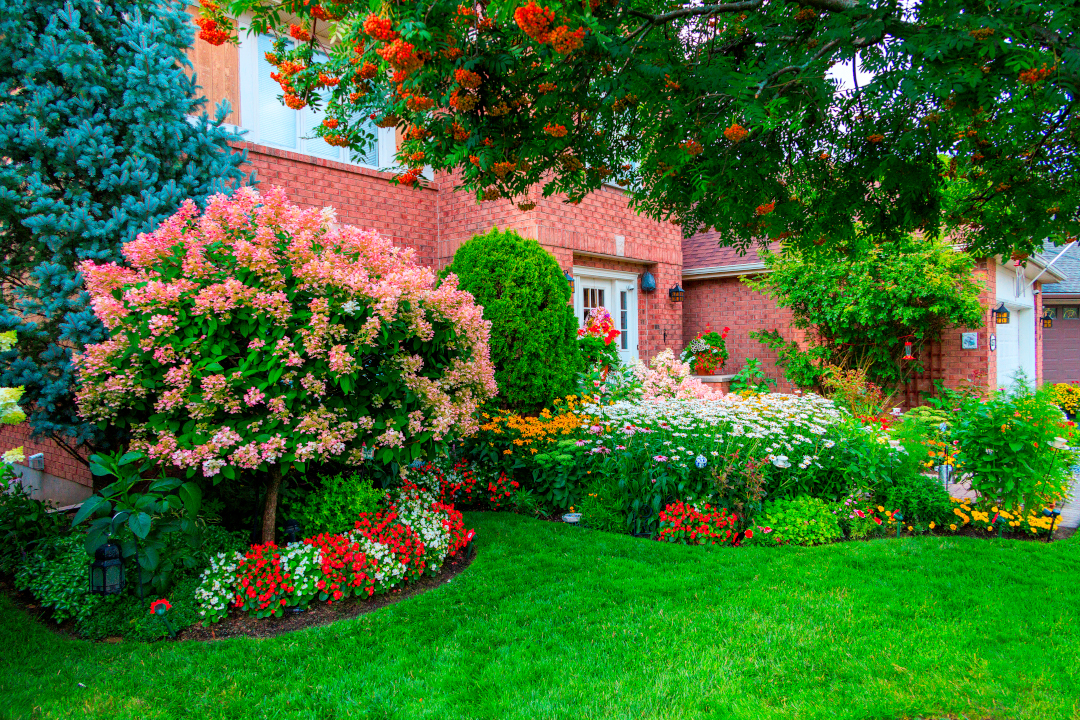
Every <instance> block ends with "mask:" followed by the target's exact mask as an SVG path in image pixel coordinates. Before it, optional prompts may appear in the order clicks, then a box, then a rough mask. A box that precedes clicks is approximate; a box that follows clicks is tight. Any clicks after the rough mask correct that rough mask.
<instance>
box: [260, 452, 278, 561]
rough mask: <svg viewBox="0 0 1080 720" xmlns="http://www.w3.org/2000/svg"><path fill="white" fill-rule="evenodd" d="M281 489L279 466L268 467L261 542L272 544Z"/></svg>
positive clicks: (275, 531)
mask: <svg viewBox="0 0 1080 720" xmlns="http://www.w3.org/2000/svg"><path fill="white" fill-rule="evenodd" d="M280 489H281V466H280V465H277V464H274V465H271V466H270V484H269V485H267V486H266V506H265V508H264V509H263V523H262V541H263V542H264V543H268V542H274V535H276V534H277V501H278V490H280Z"/></svg>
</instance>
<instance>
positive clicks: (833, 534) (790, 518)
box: [754, 495, 844, 545]
mask: <svg viewBox="0 0 1080 720" xmlns="http://www.w3.org/2000/svg"><path fill="white" fill-rule="evenodd" d="M839 507H840V506H838V505H837V504H836V503H829V502H825V501H824V500H821V499H820V498H815V497H809V496H807V495H800V496H798V497H793V498H787V499H781V500H773V501H771V502H767V503H765V507H764V508H763V510H762V513H761V515H760V516H758V517H757V518H755V519H754V522H755V523H756V524H757V525H760V526H764V527H768V528H772V532H770V533H767V534H766V533H755V535H754V539H755V541H760V542H763V543H766V544H772V545H821V544H823V543H827V542H832V541H833V540H839V539H840V538H842V537H843V536H844V532H843V530H841V528H840V521H839V519H838V517H837V516H838V514H839ZM759 538H760V540H759Z"/></svg>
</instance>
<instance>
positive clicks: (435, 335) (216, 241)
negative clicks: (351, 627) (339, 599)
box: [77, 188, 496, 540]
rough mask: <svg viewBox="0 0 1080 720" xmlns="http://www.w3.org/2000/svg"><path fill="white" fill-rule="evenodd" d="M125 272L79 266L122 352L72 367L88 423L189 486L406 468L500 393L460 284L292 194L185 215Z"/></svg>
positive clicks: (137, 252) (106, 347)
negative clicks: (308, 468) (191, 482)
mask: <svg viewBox="0 0 1080 720" xmlns="http://www.w3.org/2000/svg"><path fill="white" fill-rule="evenodd" d="M124 257H125V258H126V259H127V261H128V263H129V264H130V267H128V268H124V267H119V266H117V265H115V264H108V265H95V264H93V263H90V262H87V263H83V264H82V265H81V266H80V270H81V271H82V273H83V276H84V277H85V280H86V286H87V289H88V290H89V292H90V295H91V298H92V301H93V307H94V311H95V313H96V314H97V315H98V317H99V318H100V319H101V320H102V322H103V323H104V324H105V327H106V328H107V329H108V330H109V334H110V336H109V339H107V340H106V341H104V342H102V343H100V344H97V345H92V346H89V347H87V349H86V352H85V353H84V354H83V355H82V356H81V357H79V358H78V359H77V363H78V368H79V371H80V374H81V381H82V388H81V390H79V392H78V394H77V402H78V405H79V412H80V414H81V415H82V416H83V417H84V418H86V419H88V420H96V421H99V422H102V423H110V422H111V423H119V424H121V425H127V426H130V429H131V433H132V437H133V442H132V447H131V449H132V450H139V451H142V452H144V453H146V455H147V456H148V457H150V458H151V459H153V460H155V461H157V462H159V463H162V464H170V465H174V466H177V467H180V468H185V469H186V470H187V472H188V476H189V477H190V476H192V475H194V474H196V473H197V472H199V471H201V472H202V474H203V475H204V476H205V477H208V478H214V479H215V482H217V481H218V479H219V478H220V477H226V478H234V477H236V476H237V474H239V473H241V472H244V471H254V470H267V469H269V470H270V471H271V474H272V476H276V477H277V478H278V480H276V481H275V482H279V479H280V474H281V473H282V472H284V471H285V470H286V469H287V468H289V467H297V468H302V467H303V465H304V463H306V462H308V461H323V460H328V459H337V460H342V461H345V462H349V463H354V464H355V463H360V462H363V461H364V460H365V459H371V458H374V459H376V460H377V461H379V462H382V463H388V462H391V461H394V462H399V463H407V462H409V461H411V460H413V459H415V458H418V457H421V456H424V455H426V454H428V453H430V452H431V451H432V450H434V448H435V446H436V445H437V444H440V443H442V442H445V441H447V440H449V439H452V438H453V437H455V436H458V435H467V434H469V433H471V432H473V431H475V430H476V429H477V422H476V419H475V416H476V411H477V408H478V407H479V405H480V404H481V403H482V402H484V401H485V400H487V399H488V398H491V397H492V396H494V394H495V391H496V390H495V379H494V369H493V367H492V364H491V361H490V358H489V351H488V333H489V329H490V325H489V323H488V322H486V321H485V320H484V319H483V311H482V309H481V308H480V307H477V306H476V304H475V303H474V302H473V298H472V296H471V295H469V294H468V293H466V292H464V291H461V290H459V289H458V287H457V281H456V278H454V276H452V275H451V276H449V277H447V278H446V279H445V280H444V281H443V282H442V283H441V284H439V285H438V287H436V276H435V273H434V272H433V271H432V270H430V269H428V268H425V267H423V266H421V265H419V264H417V263H416V261H415V258H414V252H413V251H412V250H409V249H402V248H396V247H394V246H393V244H392V243H391V241H390V240H389V239H388V238H383V237H380V236H379V235H378V234H376V233H374V232H367V231H361V230H358V229H355V228H351V227H340V226H337V225H336V224H335V222H334V213H333V210H332V209H330V208H324V209H322V210H315V209H301V208H299V207H297V206H295V205H292V204H290V203H289V202H288V201H287V200H286V197H285V194H284V191H282V190H280V189H272V190H270V191H268V192H266V193H265V194H263V195H260V194H259V193H258V192H257V191H256V190H254V189H252V188H243V189H240V190H238V191H237V192H236V193H235V194H234V195H233V196H232V197H225V196H223V195H217V196H214V197H212V198H210V200H209V202H208V206H207V208H206V211H205V212H203V213H201V214H200V212H199V210H198V208H197V207H196V206H195V204H194V203H193V202H190V201H189V202H187V203H185V204H184V205H183V207H181V209H180V210H179V211H178V212H177V213H176V214H175V215H173V216H172V217H171V218H169V219H168V220H166V221H165V222H163V223H162V224H161V226H160V227H158V229H157V230H155V231H154V232H153V233H150V234H143V235H140V236H139V237H138V238H137V239H136V240H134V241H133V242H130V243H128V244H127V245H125V246H124ZM275 497H276V495H275ZM274 502H275V503H276V500H275V501H274ZM270 505H271V503H270V502H268V504H267V513H268V514H269V513H270V510H271V507H270ZM274 510H275V511H276V507H275V508H274ZM266 521H267V518H266V517H265V516H264V539H265V540H272V539H273V538H272V535H271V537H266V534H267V527H269V528H270V532H271V533H272V528H273V522H272V521H273V517H272V516H271V517H269V521H270V525H269V526H267V524H266Z"/></svg>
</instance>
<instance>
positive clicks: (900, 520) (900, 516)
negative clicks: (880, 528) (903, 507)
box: [893, 513, 904, 540]
mask: <svg viewBox="0 0 1080 720" xmlns="http://www.w3.org/2000/svg"><path fill="white" fill-rule="evenodd" d="M893 522H895V523H896V539H897V540H899V539H900V525H901V524H902V523H903V522H904V516H903V514H901V513H894V514H893Z"/></svg>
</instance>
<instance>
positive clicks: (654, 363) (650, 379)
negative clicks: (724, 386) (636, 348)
mask: <svg viewBox="0 0 1080 720" xmlns="http://www.w3.org/2000/svg"><path fill="white" fill-rule="evenodd" d="M634 373H635V374H636V375H637V378H638V380H639V381H640V382H641V390H642V398H643V399H644V400H693V399H695V398H697V399H709V398H713V397H716V396H715V395H714V394H713V391H712V390H710V389H709V388H708V387H706V386H705V384H704V383H703V382H701V381H700V380H698V379H697V378H695V377H692V376H691V375H690V366H689V365H688V364H687V363H684V362H680V361H679V360H678V359H676V357H675V353H673V352H672V351H671V350H670V349H667V350H663V351H661V352H660V353H659V354H658V355H656V357H654V358H653V359H652V360H651V361H650V362H649V364H648V366H646V365H644V364H643V363H638V364H637V365H636V366H635V367H634Z"/></svg>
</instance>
